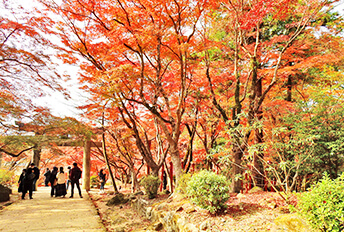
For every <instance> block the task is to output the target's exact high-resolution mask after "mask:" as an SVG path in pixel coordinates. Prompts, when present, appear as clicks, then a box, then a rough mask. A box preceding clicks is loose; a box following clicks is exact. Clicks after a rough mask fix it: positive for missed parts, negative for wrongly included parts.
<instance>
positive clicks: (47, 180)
mask: <svg viewBox="0 0 344 232" xmlns="http://www.w3.org/2000/svg"><path fill="white" fill-rule="evenodd" d="M50 175H51V171H50V170H49V168H47V170H46V172H45V173H44V177H45V179H44V184H45V187H48V186H49V182H50Z"/></svg>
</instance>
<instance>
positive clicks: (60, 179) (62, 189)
mask: <svg viewBox="0 0 344 232" xmlns="http://www.w3.org/2000/svg"><path fill="white" fill-rule="evenodd" d="M56 179H57V185H56V194H55V197H59V196H62V197H65V196H66V194H67V190H66V174H65V173H64V171H63V167H60V172H59V173H58V174H57V176H56Z"/></svg>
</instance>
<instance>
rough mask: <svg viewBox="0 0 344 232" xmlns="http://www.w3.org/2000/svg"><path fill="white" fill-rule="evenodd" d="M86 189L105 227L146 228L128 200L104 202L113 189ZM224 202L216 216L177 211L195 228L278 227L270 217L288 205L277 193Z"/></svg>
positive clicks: (248, 230) (164, 198) (161, 198)
mask: <svg viewBox="0 0 344 232" xmlns="http://www.w3.org/2000/svg"><path fill="white" fill-rule="evenodd" d="M89 193H90V196H91V198H92V201H93V203H94V205H95V206H96V207H97V209H98V212H99V214H100V217H101V218H102V221H103V223H104V224H105V226H106V228H107V230H108V231H114V232H122V231H123V232H127V231H147V228H148V226H149V225H150V221H149V220H147V219H146V218H145V217H144V216H142V215H139V213H138V212H136V211H135V210H133V209H132V208H131V207H130V204H129V203H126V204H122V205H119V206H107V205H106V203H107V201H108V200H109V199H111V198H112V197H113V195H112V194H113V192H111V191H110V192H108V194H99V192H98V191H97V190H93V191H91V192H89ZM167 198H168V195H162V196H159V197H158V198H157V199H154V200H149V199H147V198H145V200H147V201H150V203H151V204H153V203H156V202H163V201H167ZM227 205H228V208H227V210H225V211H224V212H223V213H221V214H220V215H216V216H214V215H210V214H209V213H208V212H207V211H206V210H203V209H200V208H198V207H196V206H194V210H192V211H191V212H189V211H185V212H183V211H181V212H179V213H181V214H182V215H183V216H184V217H185V218H186V219H187V220H188V221H189V222H192V223H193V224H194V225H197V227H198V228H200V227H203V229H204V231H214V232H215V231H216V232H220V231H221V232H222V231H238V232H239V231H242V232H253V231H260V232H264V231H280V230H278V228H277V227H276V224H275V223H274V220H275V219H276V218H278V217H279V216H281V215H286V214H289V210H288V207H287V206H286V205H285V204H284V202H283V200H282V199H281V197H280V196H278V194H277V193H269V192H257V193H246V194H239V195H237V194H232V195H231V197H230V199H229V200H228V202H227ZM171 210H174V209H171ZM161 231H165V230H161Z"/></svg>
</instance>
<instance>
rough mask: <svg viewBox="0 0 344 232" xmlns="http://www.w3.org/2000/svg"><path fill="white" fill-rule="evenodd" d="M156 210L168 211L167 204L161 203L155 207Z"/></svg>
mask: <svg viewBox="0 0 344 232" xmlns="http://www.w3.org/2000/svg"><path fill="white" fill-rule="evenodd" d="M156 209H157V210H167V209H168V206H167V204H166V203H164V202H163V203H161V204H158V205H157V206H156Z"/></svg>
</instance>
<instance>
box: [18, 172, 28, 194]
mask: <svg viewBox="0 0 344 232" xmlns="http://www.w3.org/2000/svg"><path fill="white" fill-rule="evenodd" d="M25 175H26V169H25V168H24V169H23V171H22V173H21V174H20V177H19V180H18V184H19V186H18V193H22V192H23V191H24V178H25Z"/></svg>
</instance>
